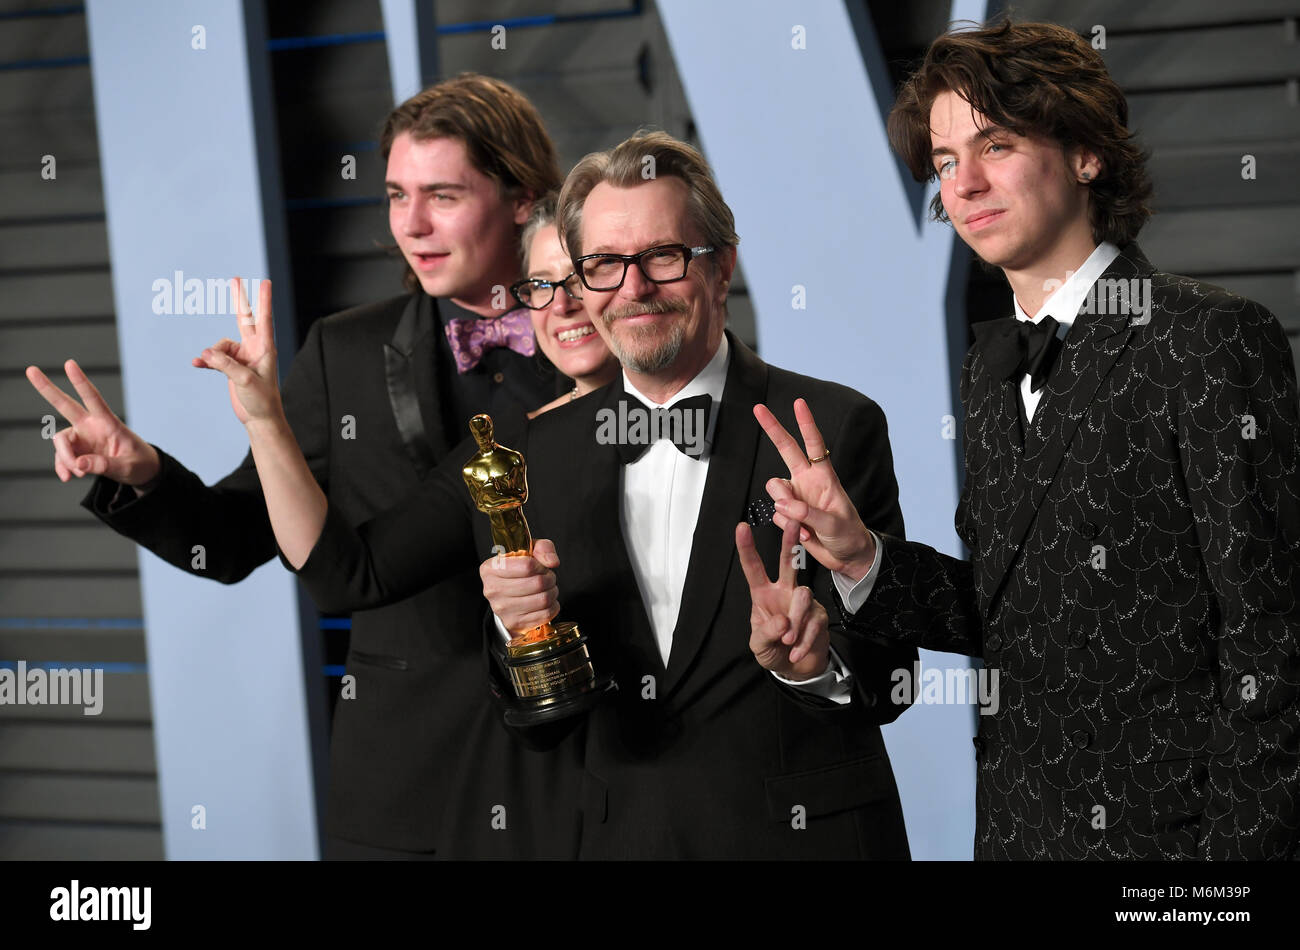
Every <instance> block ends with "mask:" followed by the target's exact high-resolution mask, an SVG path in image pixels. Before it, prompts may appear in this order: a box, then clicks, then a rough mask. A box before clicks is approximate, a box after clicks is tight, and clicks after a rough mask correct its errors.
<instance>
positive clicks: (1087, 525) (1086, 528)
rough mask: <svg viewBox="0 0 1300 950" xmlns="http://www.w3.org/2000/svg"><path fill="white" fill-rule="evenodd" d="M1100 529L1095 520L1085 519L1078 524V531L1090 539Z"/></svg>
mask: <svg viewBox="0 0 1300 950" xmlns="http://www.w3.org/2000/svg"><path fill="white" fill-rule="evenodd" d="M1100 531H1101V529H1100V528H1098V527H1097V522H1095V521H1085V522H1084V523H1083V524H1081V525H1079V533H1080V534H1081V535H1083V536H1084V537H1085V538H1088V539H1090V540H1091V539H1092V538H1095V537H1096V536H1097V535H1098V533H1099V532H1100Z"/></svg>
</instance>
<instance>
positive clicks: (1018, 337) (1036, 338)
mask: <svg viewBox="0 0 1300 950" xmlns="http://www.w3.org/2000/svg"><path fill="white" fill-rule="evenodd" d="M1060 326H1061V325H1060V324H1059V323H1057V322H1056V321H1055V320H1054V319H1052V318H1051V317H1043V319H1041V320H1039V321H1038V322H1037V323H1030V322H1029V321H1028V320H1017V319H1015V318H1014V317H1013V318H1011V319H1009V320H1008V319H1006V318H1003V319H1001V320H989V321H987V322H986V323H985V324H983V325H982V326H979V327H977V331H983V332H977V335H978V336H980V337H981V338H982V339H981V341H980V342H981V348H982V350H983V353H984V360H985V362H987V363H988V365H989V369H990V370H992V372H993V374H994V375H995V376H997V378H998V379H1011V378H1013V377H1020V376H1023V375H1024V374H1025V373H1028V374H1029V379H1030V383H1029V386H1030V389H1031V390H1032V391H1033V392H1038V390H1040V389H1042V388H1043V387H1044V386H1045V385H1047V377H1048V376H1049V375H1050V374H1051V372H1052V365H1053V364H1054V363H1055V362H1056V357H1057V354H1059V353H1060V351H1061V341H1060V339H1059V338H1058V337H1057V335H1056V331H1057V330H1058V328H1059V327H1060Z"/></svg>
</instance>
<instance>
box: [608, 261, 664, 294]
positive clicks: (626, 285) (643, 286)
mask: <svg viewBox="0 0 1300 950" xmlns="http://www.w3.org/2000/svg"><path fill="white" fill-rule="evenodd" d="M658 286H659V285H658V284H656V283H655V282H654V281H652V280H650V279H649V278H647V277H646V275H645V274H644V273H642V271H641V268H640V267H638V266H637V265H636V264H629V265H628V266H627V273H626V274H625V275H624V276H623V286H622V287H620V288H619V289H618V295H619V296H620V297H623V298H625V299H627V300H644V299H645V298H646V297H649V296H650V295H651V294H653V293H654V292H655V290H656V289H657V288H658Z"/></svg>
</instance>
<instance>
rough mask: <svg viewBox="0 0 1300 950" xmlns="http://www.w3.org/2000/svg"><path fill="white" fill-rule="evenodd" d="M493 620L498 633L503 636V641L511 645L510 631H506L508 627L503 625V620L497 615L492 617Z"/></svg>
mask: <svg viewBox="0 0 1300 950" xmlns="http://www.w3.org/2000/svg"><path fill="white" fill-rule="evenodd" d="M492 620H493V621H494V622H495V623H496V625H497V632H498V633H500V634H501V637H502V639H504V640H505V642H506V643H509V642H510V631H509V630H507V629H506V625H505V624H503V623H502V622H501V618H500V617H498V616H497V615H496V614H493V615H492Z"/></svg>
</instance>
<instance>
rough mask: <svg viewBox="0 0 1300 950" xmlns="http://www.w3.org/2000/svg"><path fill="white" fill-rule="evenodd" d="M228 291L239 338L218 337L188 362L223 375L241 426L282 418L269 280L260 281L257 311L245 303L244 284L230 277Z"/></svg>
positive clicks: (246, 298) (231, 405)
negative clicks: (216, 340) (253, 310)
mask: <svg viewBox="0 0 1300 950" xmlns="http://www.w3.org/2000/svg"><path fill="white" fill-rule="evenodd" d="M230 295H231V299H232V300H234V301H235V312H236V314H237V316H238V319H239V342H238V343H236V342H235V341H234V340H231V339H229V338H227V339H224V340H220V341H218V342H216V343H214V344H213V345H212V346H210V347H208V348H207V349H206V350H204V351H203V352H202V353H201V354H200V355H199V356H197V357H195V358H194V359H193V360H192V361H191V362H192V363H193V365H194V366H195V367H197V368H200V369H215V370H217V371H218V372H220V373H224V374H225V376H226V382H227V384H228V386H229V389H230V407H231V408H232V409H234V410H235V416H236V418H238V419H239V421H240V422H242V423H243V424H244V425H245V426H247V425H249V423H252V422H266V421H278V420H281V419H283V418H284V405H283V403H282V402H281V401H280V386H279V382H278V380H277V377H276V368H275V333H274V330H273V328H272V322H271V282H270V281H269V280H263V281H262V282H261V289H260V293H259V294H258V302H257V311H258V312H257V314H256V315H254V314H253V312H252V310H251V308H250V307H249V306H248V297H247V296H246V295H245V294H244V285H243V284H242V283H241V282H240V280H239V278H238V277H232V278H231V279H230Z"/></svg>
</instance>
